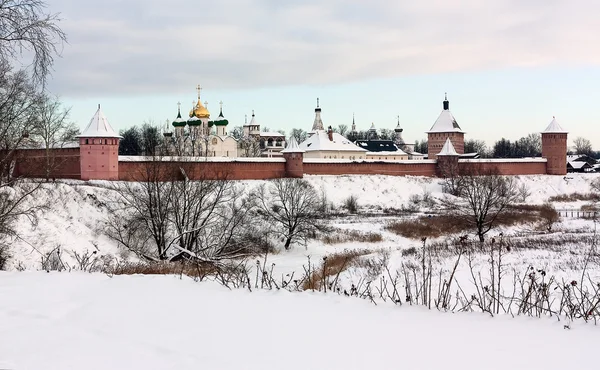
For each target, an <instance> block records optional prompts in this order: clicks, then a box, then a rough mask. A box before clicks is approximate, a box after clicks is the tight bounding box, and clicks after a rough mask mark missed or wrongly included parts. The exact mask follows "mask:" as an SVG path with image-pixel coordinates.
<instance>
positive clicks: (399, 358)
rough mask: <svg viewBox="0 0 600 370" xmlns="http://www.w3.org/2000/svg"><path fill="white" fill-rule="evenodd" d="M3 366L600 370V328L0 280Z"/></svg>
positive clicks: (29, 278)
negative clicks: (598, 351)
mask: <svg viewBox="0 0 600 370" xmlns="http://www.w3.org/2000/svg"><path fill="white" fill-rule="evenodd" d="M0 295H1V296H2V297H4V298H5V299H3V300H1V301H0V323H2V325H0V368H7V369H22V370H29V369H45V370H59V369H60V370H68V369H83V368H85V369H88V370H97V369H98V370H99V369H112V370H118V369H124V370H125V369H127V370H129V369H146V370H152V369H157V370H158V369H160V370H166V369H178V370H183V369H199V368H202V369H222V370H239V369H244V370H253V369H260V370H269V369H286V370H295V369H302V370H304V369H324V370H337V369H340V370H350V369H377V370H383V369H399V368H405V369H422V370H427V369H436V370H437V369H465V370H468V369H486V370H495V369H499V370H500V369H502V370H504V369H508V368H514V369H544V370H553V369H557V370H558V369H560V370H562V369H571V368H576V369H596V368H597V360H596V358H595V356H593V354H594V353H596V345H597V338H598V334H599V329H598V327H597V326H593V325H585V324H582V323H574V324H571V329H570V330H566V329H564V328H563V322H557V321H556V320H555V319H527V318H518V317H517V318H515V319H512V318H508V317H496V318H490V317H489V316H486V315H483V314H474V313H461V314H448V313H439V312H436V311H427V310H425V309H423V308H418V307H409V306H402V307H395V306H388V305H381V306H374V305H373V304H371V303H369V302H368V301H365V300H360V299H357V298H347V297H343V296H338V295H335V294H328V295H324V294H321V293H289V292H286V291H256V292H252V293H250V292H248V291H245V290H228V289H226V288H223V287H221V286H218V285H216V284H215V283H211V282H203V283H196V282H193V281H192V280H190V279H185V278H184V279H183V280H180V279H179V278H178V277H172V276H114V277H112V278H110V277H108V276H105V275H99V274H83V273H71V274H66V273H50V274H46V273H39V272H36V273H0Z"/></svg>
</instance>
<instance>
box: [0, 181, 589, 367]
mask: <svg viewBox="0 0 600 370" xmlns="http://www.w3.org/2000/svg"><path fill="white" fill-rule="evenodd" d="M597 177H598V175H592V174H569V176H567V177H562V176H520V177H518V181H519V183H522V184H525V185H526V186H527V188H528V189H529V191H530V192H531V195H530V196H529V198H528V200H527V203H530V204H541V203H543V202H546V201H548V198H549V197H551V196H555V195H561V194H569V193H574V192H579V193H587V192H589V191H590V187H589V183H590V181H591V180H593V179H595V178H597ZM306 179H307V180H308V181H309V182H310V183H311V184H312V185H313V186H314V187H315V189H316V190H317V191H318V192H319V193H320V194H325V196H326V198H327V200H328V202H330V204H331V205H332V206H333V207H334V208H335V209H338V210H341V209H342V205H343V203H344V201H345V200H346V199H347V198H348V197H349V196H350V195H354V196H356V197H357V199H358V203H359V207H360V209H361V211H364V212H367V213H370V214H371V216H369V217H365V216H347V217H338V218H335V219H333V220H332V221H331V225H332V226H334V227H335V228H336V229H337V230H338V231H336V233H342V234H343V233H344V232H345V231H352V230H357V231H361V232H375V233H379V234H381V236H382V240H381V241H379V242H372V243H364V242H357V241H348V242H345V243H340V244H324V243H323V242H322V241H321V240H312V241H310V242H309V243H308V245H306V246H296V247H295V248H293V249H292V250H290V251H281V252H279V253H276V254H270V255H268V256H267V261H266V262H265V261H262V257H261V262H260V263H261V265H262V264H263V263H264V266H266V267H267V268H268V271H269V274H270V275H271V276H272V277H273V278H274V279H275V280H277V281H279V282H281V281H282V280H285V279H286V277H287V276H292V275H291V274H296V275H293V276H300V275H302V273H303V272H305V269H306V267H307V263H308V260H309V258H310V261H311V263H313V268H314V266H318V264H319V263H321V261H322V257H324V256H327V255H331V254H333V253H339V252H343V251H354V250H364V251H368V252H366V253H368V254H367V255H366V256H363V257H360V259H363V260H369V259H371V260H377V259H379V258H381V257H382V256H384V255H385V256H387V266H388V267H389V269H390V271H391V272H392V273H393V272H395V271H400V270H402V269H406V266H410V265H411V264H412V265H414V264H415V263H418V260H417V259H416V258H417V257H416V255H414V254H411V253H407V251H409V250H410V249H411V248H413V247H416V248H419V247H420V246H421V241H420V240H414V239H408V238H405V237H402V236H399V235H396V234H394V233H392V232H389V231H388V230H386V229H385V226H386V224H387V223H388V222H389V221H390V220H393V219H394V218H395V217H397V216H390V215H386V214H385V210H399V209H402V208H405V207H407V206H409V205H410V203H411V196H414V195H415V194H417V195H423V194H430V195H431V196H432V197H434V198H436V197H441V196H442V189H441V184H440V181H439V179H432V178H423V177H392V176H306ZM240 183H241V184H242V185H243V187H244V189H246V190H247V191H250V190H251V189H253V188H254V187H255V186H257V185H259V184H261V181H244V182H240ZM38 197H39V199H36V200H32V202H37V201H43V200H46V199H48V200H50V207H49V209H48V210H45V211H43V212H42V213H41V214H40V217H39V220H38V223H37V224H36V225H35V226H34V225H31V224H30V223H29V222H25V220H24V221H23V222H20V223H18V230H17V231H18V234H19V238H15V239H13V240H12V243H11V246H10V253H11V255H12V257H11V259H10V260H9V263H8V269H9V270H10V271H9V272H2V273H0V297H2V300H0V369H188V368H189V369H197V368H206V369H226V370H229V369H307V368H310V369H328V370H329V369H365V368H372V369H398V368H408V369H439V368H448V369H546V370H547V369H565V368H576V369H596V368H598V366H597V363H596V362H597V361H595V360H594V359H593V357H592V355H591V354H592V353H594V348H595V347H594V346H595V343H596V340H595V339H596V338H597V337H598V335H599V334H600V332H599V331H598V330H600V329H598V326H596V325H594V324H593V321H592V322H591V323H588V324H586V323H584V322H583V320H575V321H572V320H566V319H565V318H564V317H563V318H561V320H558V319H557V318H556V316H555V315H553V317H551V318H548V317H546V318H542V319H533V318H529V317H522V316H521V317H519V316H518V315H517V317H516V318H512V317H510V315H496V316H495V317H494V318H491V316H490V315H488V314H482V313H475V312H461V313H442V312H438V311H436V310H431V311H430V310H427V309H425V308H423V307H421V306H418V307H417V306H410V305H409V304H406V303H405V304H403V305H402V306H401V307H399V306H395V305H394V304H392V303H391V302H390V300H387V302H383V301H381V300H378V301H377V303H378V305H374V304H373V303H371V302H370V301H369V299H358V298H355V297H345V296H344V295H343V294H335V293H333V294H323V293H321V292H311V291H305V292H302V293H299V292H289V291H286V290H284V289H283V290H275V289H273V290H260V289H258V290H256V289H255V291H254V292H253V293H250V292H248V291H247V290H244V289H237V290H236V289H233V290H229V289H227V288H225V287H223V286H221V285H219V284H217V283H215V282H206V281H205V282H195V281H193V280H192V279H190V278H186V277H185V276H184V277H182V278H180V277H179V276H142V275H134V276H113V277H109V276H106V275H104V274H101V273H93V274H89V273H82V272H80V271H77V258H76V257H77V254H78V255H81V254H84V253H86V252H92V251H95V252H96V256H105V257H106V258H109V259H117V260H119V261H135V260H136V258H135V256H133V255H132V254H131V253H129V252H127V251H125V250H122V249H121V248H119V247H118V246H117V245H116V244H115V243H114V242H113V241H111V240H110V239H109V238H107V237H106V236H105V235H104V234H103V230H102V228H103V222H104V220H105V218H106V217H107V214H108V212H107V210H108V209H107V202H109V201H110V199H111V190H108V189H107V183H104V182H95V183H94V182H92V183H84V182H80V181H65V182H61V183H57V184H48V185H47V186H46V188H45V191H44V192H43V193H39V196H38ZM584 204H586V202H582V201H580V202H570V203H555V204H554V205H555V207H556V208H560V209H579V208H580V207H581V206H582V205H584ZM373 213H379V215H376V216H373ZM595 226H596V225H595V223H594V222H593V221H591V220H582V219H577V218H563V219H562V220H561V222H560V223H559V224H558V225H555V227H554V231H553V234H551V235H550V237H552V238H559V239H560V238H564V240H565V242H564V243H558V244H557V245H554V246H553V247H552V248H546V249H544V248H542V249H538V248H532V249H529V248H524V249H518V250H512V251H510V253H506V254H505V256H504V257H503V258H504V263H505V266H506V270H505V271H506V278H505V280H504V281H503V285H502V288H503V289H506V290H507V294H509V295H510V293H511V292H510V290H511V288H513V286H514V285H513V284H514V281H512V280H511V278H512V274H513V273H519V274H522V276H525V274H526V273H528V271H530V269H531V271H541V270H543V271H545V272H547V273H548V275H552V276H555V277H556V278H557V279H560V280H559V281H562V280H564V281H565V282H570V281H572V280H577V281H583V279H582V276H581V273H582V266H584V264H585V261H584V260H585V258H586V255H587V254H588V252H589V251H590V248H591V246H590V245H589V243H587V244H586V243H584V242H577V241H576V242H573V241H568V240H576V239H577V238H578V237H580V236H585V235H588V236H590V235H592V231H593V230H594V228H595ZM531 230H532V229H531V228H530V226H528V225H520V226H517V227H511V228H506V229H497V230H494V231H492V232H491V233H490V237H491V236H498V235H499V233H500V232H504V233H505V235H522V234H527V233H529V232H530V231H531ZM569 238H571V239H569ZM443 239H444V238H440V239H439V240H440V241H443ZM561 240H562V239H561ZM434 241H435V240H433V242H434ZM57 247H59V249H60V250H61V260H62V261H63V263H64V264H65V266H66V268H67V270H71V272H61V273H58V272H50V273H46V272H43V271H41V270H42V269H41V261H42V258H43V257H44V256H45V255H46V254H47V253H48V252H50V251H52V250H54V249H56V248H57ZM596 257H597V256H596ZM455 260H456V255H454V254H452V253H449V254H443V253H442V254H441V255H436V256H434V258H433V270H434V272H435V275H434V284H438V280H437V279H438V278H439V279H440V281H441V280H442V279H445V278H447V277H448V275H449V272H450V270H451V269H452V266H453V265H454V262H455ZM472 262H473V263H474V265H475V266H476V269H478V270H477V272H478V273H481V276H482V279H483V281H484V283H485V282H486V281H488V279H489V276H488V275H486V274H487V272H488V270H489V269H488V265H489V257H488V256H487V255H485V254H480V255H477V256H475V259H474V260H473V261H472ZM251 264H252V265H253V264H254V263H253V262H252V263H251ZM18 270H25V271H24V272H20V271H18ZM367 270H369V268H365V267H364V266H361V265H352V266H348V268H347V270H345V271H343V273H341V274H340V276H339V281H338V282H339V284H340V285H342V286H343V287H344V289H347V288H348V287H350V286H351V285H352V284H359V283H360V282H361V281H362V282H363V283H364V281H365V280H364V279H365V274H367V273H371V274H372V271H371V270H373V269H372V268H370V270H369V271H367ZM586 272H587V274H589V275H587V276H586V279H588V277H589V279H591V280H590V281H594V282H598V281H600V263H598V261H597V260H596V259H594V260H593V261H592V263H590V264H588V266H587V270H586ZM379 274H382V273H381V271H380V272H379ZM383 275H385V274H384V273H383V274H382V275H381V276H383ZM252 278H253V279H254V273H253V275H252ZM372 278H373V281H374V285H375V283H377V282H379V283H381V282H380V276H375V277H373V276H372ZM455 279H456V281H457V282H460V284H461V289H463V290H464V291H465V298H466V297H467V296H469V295H471V294H474V292H475V287H474V285H473V277H472V275H471V274H470V270H469V268H468V266H467V265H466V261H465V259H462V260H461V261H460V263H459V265H458V270H457V273H456V276H455ZM400 285H401V284H399V288H400V289H404V288H403V287H401V286H400ZM580 285H581V284H580ZM436 289H437V286H435V287H434V289H433V290H434V293H435V292H436V291H437V290H436ZM453 289H457V288H456V285H454V286H453ZM375 290H376V287H375V288H374V291H375ZM452 294H454V299H456V297H457V296H458V292H457V293H454V292H452ZM400 295H401V296H402V298H403V299H404V290H402V293H400ZM564 325H568V326H569V329H565V328H564Z"/></svg>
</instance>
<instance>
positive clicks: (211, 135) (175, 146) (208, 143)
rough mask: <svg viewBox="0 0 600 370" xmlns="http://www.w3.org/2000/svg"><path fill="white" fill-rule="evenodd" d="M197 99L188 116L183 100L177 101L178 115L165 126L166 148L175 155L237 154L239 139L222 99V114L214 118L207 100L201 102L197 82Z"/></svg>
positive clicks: (214, 155) (213, 155)
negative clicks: (231, 128)
mask: <svg viewBox="0 0 600 370" xmlns="http://www.w3.org/2000/svg"><path fill="white" fill-rule="evenodd" d="M196 89H197V91H198V100H197V101H194V102H192V109H191V110H190V113H189V118H188V119H184V118H183V117H182V116H181V103H177V105H178V107H177V118H175V120H174V121H173V122H172V123H171V125H172V126H173V129H171V127H170V126H169V125H168V124H167V126H166V127H165V128H164V130H163V136H164V145H163V149H164V150H163V152H164V153H165V154H166V155H173V156H198V157H231V158H235V157H238V154H239V153H238V148H239V143H238V140H236V139H235V138H234V137H233V136H231V135H229V132H228V125H229V121H228V120H227V119H226V118H225V116H224V115H223V102H220V103H219V105H220V110H219V115H218V116H217V118H215V119H211V117H210V112H209V111H208V109H207V108H206V106H208V102H204V104H202V100H201V97H200V92H201V91H202V88H201V87H200V86H199V85H198V87H197V88H196Z"/></svg>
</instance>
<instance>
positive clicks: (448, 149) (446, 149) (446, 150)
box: [438, 138, 458, 157]
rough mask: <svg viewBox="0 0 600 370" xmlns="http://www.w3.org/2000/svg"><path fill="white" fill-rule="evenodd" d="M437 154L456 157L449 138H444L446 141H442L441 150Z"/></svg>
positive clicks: (456, 154)
mask: <svg viewBox="0 0 600 370" xmlns="http://www.w3.org/2000/svg"><path fill="white" fill-rule="evenodd" d="M439 156H456V157H458V153H457V152H456V150H455V149H454V145H452V141H450V138H447V139H446V142H445V143H444V146H443V147H442V150H441V151H440V152H439V153H438V157H439Z"/></svg>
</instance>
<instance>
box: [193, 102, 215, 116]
mask: <svg viewBox="0 0 600 370" xmlns="http://www.w3.org/2000/svg"><path fill="white" fill-rule="evenodd" d="M193 116H196V117H198V118H210V112H209V111H208V109H206V108H205V107H204V105H202V102H201V101H200V100H198V103H197V104H196V106H195V107H194V108H193V109H192V110H191V111H190V118H191V117H193Z"/></svg>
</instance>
